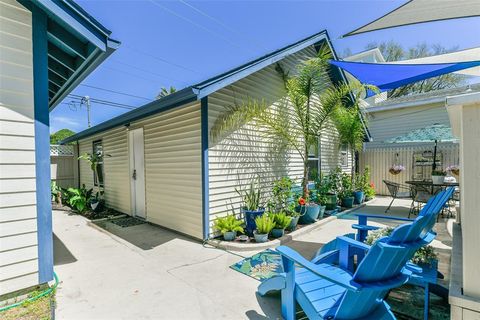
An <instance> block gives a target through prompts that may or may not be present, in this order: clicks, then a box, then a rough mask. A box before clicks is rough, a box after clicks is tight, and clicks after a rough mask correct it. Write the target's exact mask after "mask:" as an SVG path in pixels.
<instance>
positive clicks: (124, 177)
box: [79, 102, 203, 239]
mask: <svg viewBox="0 0 480 320" xmlns="http://www.w3.org/2000/svg"><path fill="white" fill-rule="evenodd" d="M200 126H201V123H200V103H199V102H196V103H194V104H192V105H188V106H184V107H181V108H177V109H175V110H172V111H168V112H164V113H160V114H158V115H155V116H152V117H149V118H146V119H142V120H139V121H135V122H132V123H131V124H130V128H131V129H134V128H140V127H143V129H144V140H145V141H144V143H145V185H146V195H145V198H146V220H147V221H150V222H153V223H155V224H158V225H161V226H164V227H167V228H170V229H173V230H176V231H179V232H182V233H185V234H188V235H190V236H193V237H196V238H199V239H201V238H202V237H203V235H202V187H201V186H202V184H201V183H202V172H201V132H200V131H201V127H200ZM127 133H128V131H127V129H126V127H125V126H122V127H119V128H115V129H111V130H108V131H105V132H102V133H101V134H98V135H95V136H93V137H89V138H88V139H84V140H81V141H80V146H79V147H80V154H83V153H85V152H90V153H91V152H92V142H93V141H96V140H99V139H101V140H102V143H103V152H104V155H105V156H104V172H105V177H104V181H105V182H104V183H105V187H104V188H105V201H106V204H107V206H109V207H111V208H114V209H116V210H118V211H120V212H123V213H127V214H131V206H130V172H129V171H130V169H129V157H128V143H127V142H128V134H127ZM80 183H81V184H85V185H86V186H87V187H88V188H92V187H93V173H92V170H91V169H90V166H89V164H88V163H87V162H86V161H84V160H80Z"/></svg>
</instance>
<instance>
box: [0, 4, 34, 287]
mask: <svg viewBox="0 0 480 320" xmlns="http://www.w3.org/2000/svg"><path fill="white" fill-rule="evenodd" d="M0 70H1V72H0V295H2V294H5V293H8V292H11V291H16V290H19V289H23V288H26V287H29V286H33V285H35V284H37V283H38V262H37V258H38V249H37V219H36V218H37V209H36V193H35V191H36V185H35V135H34V131H35V129H34V105H33V58H32V15H31V13H30V11H28V10H26V9H25V8H24V7H22V6H21V5H20V4H19V3H18V2H16V1H15V0H0Z"/></svg>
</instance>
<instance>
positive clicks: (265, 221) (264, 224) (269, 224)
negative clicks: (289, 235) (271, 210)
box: [255, 214, 275, 234]
mask: <svg viewBox="0 0 480 320" xmlns="http://www.w3.org/2000/svg"><path fill="white" fill-rule="evenodd" d="M255 224H256V225H257V233H258V234H269V233H270V231H272V229H273V228H275V222H274V221H273V219H272V218H271V217H269V216H268V215H267V214H263V215H262V216H260V217H256V218H255Z"/></svg>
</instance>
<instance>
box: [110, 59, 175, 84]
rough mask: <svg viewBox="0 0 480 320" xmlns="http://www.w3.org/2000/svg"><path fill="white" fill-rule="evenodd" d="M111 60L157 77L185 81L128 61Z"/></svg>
mask: <svg viewBox="0 0 480 320" xmlns="http://www.w3.org/2000/svg"><path fill="white" fill-rule="evenodd" d="M109 61H110V62H114V63H118V64H121V65H124V66H127V67H130V68H133V69H136V70H138V71H142V72H145V73H149V74H151V75H154V76H156V77H160V78H164V79H168V80H171V81H183V80H180V79H175V78H172V77H170V76H165V75H162V74H159V73H156V72H152V71H150V70H147V69H143V68H140V67H137V66H135V65H133V64H130V63H126V62H123V61H118V60H114V59H111V60H109ZM116 71H120V70H119V69H116Z"/></svg>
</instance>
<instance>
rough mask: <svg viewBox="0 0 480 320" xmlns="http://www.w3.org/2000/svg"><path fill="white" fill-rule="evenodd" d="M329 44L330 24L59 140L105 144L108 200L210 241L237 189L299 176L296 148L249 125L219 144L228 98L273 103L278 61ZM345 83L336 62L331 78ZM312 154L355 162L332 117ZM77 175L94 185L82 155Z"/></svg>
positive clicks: (89, 146)
mask: <svg viewBox="0 0 480 320" xmlns="http://www.w3.org/2000/svg"><path fill="white" fill-rule="evenodd" d="M325 43H326V44H328V45H330V43H329V39H328V35H327V33H326V32H325V31H323V32H320V33H318V34H315V35H313V36H311V37H308V38H306V39H304V40H301V41H299V42H297V43H294V44H292V45H289V46H287V47H285V48H282V49H279V50H277V51H275V52H273V53H270V54H268V55H266V56H264V57H261V58H259V59H257V60H254V61H252V62H249V63H247V64H245V65H242V66H240V67H238V68H235V69H233V70H231V71H228V72H226V73H224V74H221V75H218V76H216V77H214V78H212V79H209V80H206V81H204V82H201V83H199V84H196V85H193V86H190V87H187V88H185V89H183V90H180V91H177V92H175V93H172V94H170V95H168V96H166V97H164V98H162V99H159V100H156V101H154V102H151V103H149V104H147V105H144V106H142V107H140V108H138V109H136V110H133V111H130V112H128V113H125V114H123V115H121V116H119V117H117V118H114V119H111V120H109V121H107V122H104V123H102V124H99V125H98V126H95V127H92V128H90V129H87V130H85V131H83V132H80V133H78V134H76V135H74V136H72V137H70V138H68V139H66V140H64V141H63V142H64V143H65V142H71V141H78V142H79V144H78V145H79V151H78V152H79V154H83V153H85V152H88V153H91V152H94V151H97V150H103V153H104V155H105V157H104V159H103V174H102V176H103V178H102V180H103V181H100V183H101V184H103V186H104V188H105V201H106V204H107V206H109V207H111V208H114V209H116V210H118V211H121V212H124V213H127V214H130V215H133V216H137V217H140V218H145V219H146V220H147V221H150V222H153V223H155V224H158V225H161V226H164V227H167V228H170V229H173V230H176V231H178V232H181V233H184V234H187V235H190V236H192V237H195V238H198V239H207V238H208V237H209V236H210V234H211V225H212V223H213V221H214V220H215V218H216V217H217V215H225V214H226V213H227V212H229V211H230V212H231V208H235V209H236V213H238V208H239V207H240V206H241V200H240V198H239V197H238V195H237V193H236V192H235V188H236V187H241V188H245V187H246V186H248V185H249V183H250V181H252V180H254V179H256V177H260V181H261V183H262V184H263V185H264V186H266V187H268V188H271V182H272V181H273V180H275V179H278V178H280V177H282V176H285V175H289V176H290V177H292V178H295V179H298V178H300V177H301V175H302V174H303V170H302V168H303V167H302V162H301V160H300V158H299V156H297V155H296V154H295V153H293V152H289V151H288V150H286V151H285V150H278V149H276V148H275V146H269V145H267V144H266V143H265V141H262V139H261V135H260V134H259V132H258V131H257V130H256V129H255V127H254V126H251V125H250V124H245V126H244V128H242V129H240V130H239V131H237V132H233V133H231V134H229V135H227V136H226V137H224V138H223V139H221V140H220V141H219V142H218V143H213V142H212V141H211V139H210V134H209V132H210V129H211V128H212V126H213V124H214V122H215V120H216V119H217V117H218V116H219V115H221V114H222V113H223V112H225V111H226V110H227V109H228V107H229V106H233V105H234V104H236V103H240V102H241V101H242V100H243V101H244V100H246V99H259V100H260V99H263V100H265V101H266V102H267V103H268V104H269V105H271V106H278V105H279V104H281V103H284V102H285V89H284V83H283V80H282V77H281V76H280V74H279V73H278V71H277V70H276V66H277V63H278V64H280V65H281V66H282V68H284V69H285V70H286V71H287V72H290V73H294V72H295V71H296V69H297V67H298V65H299V64H300V63H302V62H303V61H305V60H306V59H309V58H312V57H314V56H316V54H317V50H318V49H319V48H320V46H321V45H322V44H325ZM329 81H333V82H339V81H344V80H343V74H342V73H341V72H340V71H339V70H338V69H336V68H334V69H332V73H331V75H330V80H329ZM326 131H327V132H325V134H324V136H323V139H322V141H321V143H320V147H319V150H321V152H320V155H318V154H317V155H315V154H312V157H311V166H312V167H315V166H316V167H318V168H321V169H322V170H323V171H328V170H330V169H333V168H335V167H337V166H338V165H343V168H344V169H345V170H347V171H348V170H349V168H350V166H351V162H352V159H351V156H350V155H348V153H346V152H344V153H343V156H341V152H340V150H339V143H338V139H337V135H336V131H335V129H334V127H333V125H332V126H331V127H330V128H329V129H328V130H326ZM79 176H80V183H81V184H85V185H86V186H87V188H91V187H93V186H94V184H96V183H97V182H96V181H94V176H93V172H92V171H91V170H90V167H89V165H88V163H87V162H85V161H80V174H79Z"/></svg>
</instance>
